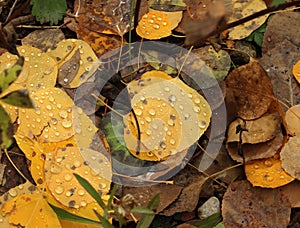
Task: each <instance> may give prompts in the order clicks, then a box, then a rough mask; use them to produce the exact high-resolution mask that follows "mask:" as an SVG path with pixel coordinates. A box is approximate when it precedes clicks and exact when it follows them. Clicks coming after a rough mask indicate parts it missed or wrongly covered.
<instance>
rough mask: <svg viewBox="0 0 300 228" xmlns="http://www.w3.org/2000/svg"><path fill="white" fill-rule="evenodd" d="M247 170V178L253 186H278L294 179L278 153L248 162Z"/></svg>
mask: <svg viewBox="0 0 300 228" xmlns="http://www.w3.org/2000/svg"><path fill="white" fill-rule="evenodd" d="M245 172H246V176H247V180H248V181H250V182H251V184H252V185H253V186H260V187H263V188H277V187H280V186H283V185H285V184H288V183H290V182H291V181H293V180H294V178H293V177H292V176H290V175H289V174H288V173H286V172H285V171H284V170H283V168H282V164H281V161H280V159H279V158H278V156H277V155H275V156H274V157H270V158H265V159H261V160H254V161H250V162H248V163H246V164H245Z"/></svg>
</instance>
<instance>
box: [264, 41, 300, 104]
mask: <svg viewBox="0 0 300 228" xmlns="http://www.w3.org/2000/svg"><path fill="white" fill-rule="evenodd" d="M299 50H300V48H299V46H297V45H295V44H294V43H292V42H291V41H289V40H287V39H283V40H282V41H278V43H276V47H274V48H273V49H270V50H268V51H267V52H266V53H265V54H264V55H263V56H262V58H261V59H260V63H261V65H262V66H263V68H264V69H265V70H266V71H267V72H268V75H269V77H270V79H271V83H272V85H273V90H274V94H275V96H276V98H277V99H279V100H280V101H282V102H283V103H285V104H287V105H288V106H294V105H296V104H298V103H299V101H300V86H299V83H298V82H297V80H296V79H295V78H294V76H293V75H292V68H293V65H294V64H295V63H296V62H297V60H298V59H299V58H300V52H299ZM282 108H283V109H284V110H286V109H287V108H286V106H283V105H282Z"/></svg>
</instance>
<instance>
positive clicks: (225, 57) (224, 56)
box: [192, 45, 231, 81]
mask: <svg viewBox="0 0 300 228" xmlns="http://www.w3.org/2000/svg"><path fill="white" fill-rule="evenodd" d="M192 52H193V53H194V54H196V55H197V56H198V57H199V58H200V59H201V60H203V61H204V62H205V63H206V65H207V66H208V67H210V68H211V69H212V71H213V73H214V76H215V78H216V79H217V80H218V81H223V80H224V78H225V77H226V76H227V74H228V72H229V69H230V67H231V59H230V56H229V54H228V52H226V51H224V50H219V51H218V52H217V51H216V50H215V49H214V48H213V46H212V45H210V46H205V47H203V48H197V49H193V50H192Z"/></svg>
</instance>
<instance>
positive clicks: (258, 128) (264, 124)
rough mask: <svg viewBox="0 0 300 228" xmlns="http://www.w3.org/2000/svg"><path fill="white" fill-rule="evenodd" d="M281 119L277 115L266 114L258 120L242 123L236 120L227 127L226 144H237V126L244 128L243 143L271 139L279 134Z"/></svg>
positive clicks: (238, 134) (240, 120)
mask: <svg viewBox="0 0 300 228" xmlns="http://www.w3.org/2000/svg"><path fill="white" fill-rule="evenodd" d="M280 124H281V119H280V116H279V114H278V113H276V112H275V113H270V114H269V113H267V114H265V115H264V116H262V117H261V118H259V119H256V120H249V121H243V120H242V119H240V118H238V119H237V120H235V121H234V122H232V123H231V124H230V125H229V129H228V138H227V143H228V142H239V141H240V139H239V136H240V132H238V131H237V129H238V126H241V127H243V128H245V131H243V133H242V142H243V143H251V144H254V143H260V142H266V141H268V140H270V139H273V138H274V137H275V136H276V135H277V134H279V133H280V132H281V128H280Z"/></svg>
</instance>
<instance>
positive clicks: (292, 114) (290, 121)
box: [285, 105, 300, 136]
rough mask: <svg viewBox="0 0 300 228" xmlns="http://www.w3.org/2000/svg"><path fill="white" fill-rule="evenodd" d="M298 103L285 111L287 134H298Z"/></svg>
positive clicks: (299, 114) (299, 106)
mask: <svg viewBox="0 0 300 228" xmlns="http://www.w3.org/2000/svg"><path fill="white" fill-rule="evenodd" d="M299 120H300V105H295V106H292V107H290V108H289V109H288V110H287V111H286V113H285V122H286V125H287V131H288V133H289V134H291V135H293V136H295V135H300V121H299Z"/></svg>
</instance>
